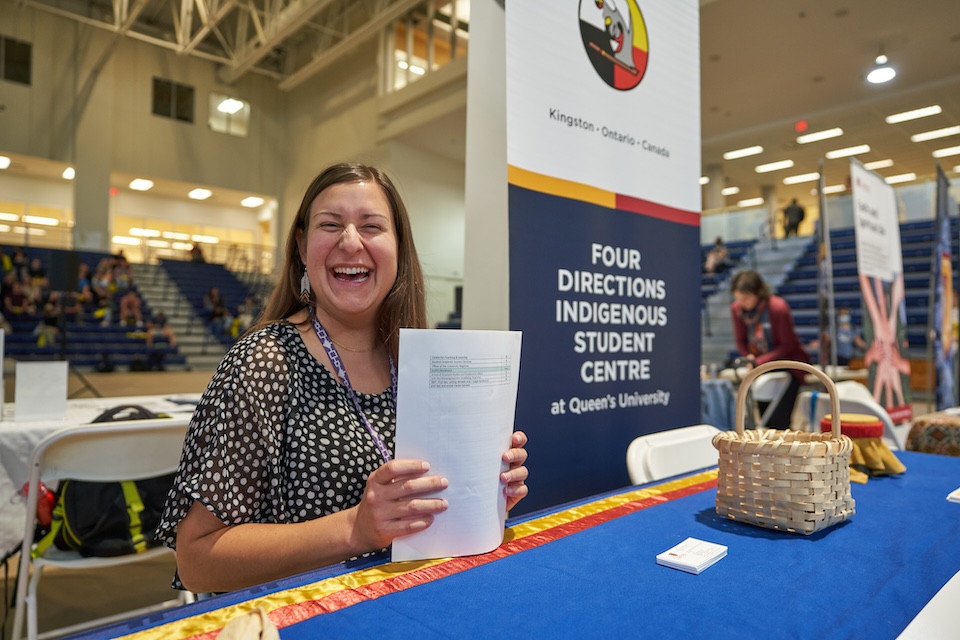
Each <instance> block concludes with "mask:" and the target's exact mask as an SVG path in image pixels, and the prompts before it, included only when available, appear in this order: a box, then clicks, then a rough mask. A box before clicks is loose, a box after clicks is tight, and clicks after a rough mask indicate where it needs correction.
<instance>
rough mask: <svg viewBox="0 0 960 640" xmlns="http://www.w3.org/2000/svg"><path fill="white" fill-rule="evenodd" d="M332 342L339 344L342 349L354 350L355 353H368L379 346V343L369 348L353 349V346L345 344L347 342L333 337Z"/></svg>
mask: <svg viewBox="0 0 960 640" xmlns="http://www.w3.org/2000/svg"><path fill="white" fill-rule="evenodd" d="M329 335H330V334H327V336H328V337H329ZM330 342H332V343H333V344H335V345H337V346H338V347H340V348H341V349H346V350H347V351H352V352H353V353H367V352H368V351H373V350H374V349H376V348H377V345H373V346H372V347H368V348H366V349H352V348H350V347H348V346H347V345H345V344H340V343H339V342H337V341H336V340H334V339H333V338H330Z"/></svg>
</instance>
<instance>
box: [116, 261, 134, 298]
mask: <svg viewBox="0 0 960 640" xmlns="http://www.w3.org/2000/svg"><path fill="white" fill-rule="evenodd" d="M113 281H114V282H115V283H116V285H117V291H126V290H127V289H129V288H130V287H131V285H132V284H133V273H132V272H131V271H130V263H129V262H127V261H126V259H118V260H117V261H116V263H115V264H114V267H113Z"/></svg>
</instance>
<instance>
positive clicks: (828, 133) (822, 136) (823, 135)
mask: <svg viewBox="0 0 960 640" xmlns="http://www.w3.org/2000/svg"><path fill="white" fill-rule="evenodd" d="M842 135H843V129H841V128H840V127H834V128H833V129H825V130H823V131H814V132H813V133H805V134H803V135H802V136H797V142H798V143H799V144H807V143H808V142H817V141H818V140H827V139H829V138H836V137H838V136H842Z"/></svg>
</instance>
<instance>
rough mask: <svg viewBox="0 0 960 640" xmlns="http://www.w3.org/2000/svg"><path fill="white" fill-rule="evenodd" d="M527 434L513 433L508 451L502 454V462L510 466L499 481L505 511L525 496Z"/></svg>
mask: <svg viewBox="0 0 960 640" xmlns="http://www.w3.org/2000/svg"><path fill="white" fill-rule="evenodd" d="M526 445H527V434H525V433H524V432H523V431H514V432H513V435H512V436H511V439H510V446H511V448H510V449H507V450H506V451H505V452H504V454H503V461H504V462H506V463H507V464H509V465H510V468H509V469H508V470H506V471H504V472H503V473H501V474H500V481H501V482H503V484H504V485H506V486H504V488H503V495H505V496H506V497H507V511H510V509H513V508H514V507H515V506H516V505H517V503H518V502H520V501H521V500H522V499H523V498H524V496H526V495H527V485H526V480H527V468H526V467H525V466H524V464H525V463H526V461H527V450H526V449H524V447H525V446H526Z"/></svg>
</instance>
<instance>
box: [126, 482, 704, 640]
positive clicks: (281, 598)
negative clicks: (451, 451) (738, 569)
mask: <svg viewBox="0 0 960 640" xmlns="http://www.w3.org/2000/svg"><path fill="white" fill-rule="evenodd" d="M716 478H717V470H716V469H713V470H711V471H705V472H703V473H698V474H696V475H693V476H689V477H686V478H681V479H679V480H673V481H671V482H665V483H663V484H659V485H655V486H652V487H647V488H644V489H636V490H634V491H627V492H625V493H618V494H616V495H612V496H609V497H606V498H602V499H600V500H595V501H593V502H588V503H586V504H582V505H580V506H577V507H572V508H570V509H566V510H564V511H560V512H558V513H555V514H551V515H546V516H542V517H540V518H536V519H534V520H530V521H528V522H522V523H520V524H517V525H514V526H512V527H510V528H508V529H507V530H506V532H505V535H504V541H510V540H517V539H521V538H525V537H527V536H530V535H533V534H538V533H541V532H543V531H546V530H548V529H551V528H553V527H556V526H559V525H562V524H566V523H568V522H572V521H575V520H579V519H581V518H584V517H587V516H590V515H593V514H597V513H601V512H603V511H607V510H608V509H613V508H616V507H619V506H621V505H624V504H627V503H630V502H634V501H638V500H646V499H648V498H654V497H657V496H661V495H663V494H665V493H670V492H672V491H677V490H678V489H685V488H688V487H691V486H694V485H697V484H701V483H703V482H708V481H711V480H715V479H716ZM449 560H450V559H449V558H440V559H437V560H422V561H415V562H388V563H386V564H383V565H380V566H377V567H370V568H368V569H360V570H358V571H353V572H351V573H345V574H343V575H339V576H334V577H331V578H326V579H324V580H320V581H318V582H314V583H311V584H306V585H302V586H300V587H293V588H290V589H286V590H284V591H279V592H276V593H271V594H268V595H265V596H263V597H260V598H255V599H252V600H247V601H244V602H240V603H238V604H234V605H228V606H225V607H223V608H221V609H215V610H213V611H209V612H207V613H202V614H200V615H196V616H191V617H189V618H183V619H181V620H173V621H171V622H168V623H167V624H163V625H160V626H157V627H153V628H151V629H144V630H143V631H138V632H136V633H132V634H129V635H126V636H122V639H123V640H169V639H174V638H181V639H182V638H190V637H192V636H196V635H199V634H204V633H211V632H214V631H217V630H219V629H222V628H223V627H224V626H226V624H227V622H229V621H230V620H231V619H232V618H234V617H236V616H240V615H244V614H246V613H249V612H251V611H253V610H254V609H257V608H258V607H259V608H261V609H263V610H264V611H265V612H267V613H268V614H269V613H270V612H271V611H274V610H276V609H280V608H281V607H285V606H288V605H291V604H298V603H301V602H310V601H313V600H319V599H321V598H324V597H326V596H329V595H332V594H335V593H338V592H340V591H344V590H347V589H357V588H360V587H364V586H367V585H370V584H374V583H377V582H381V581H383V580H387V579H389V578H395V577H397V576H399V575H403V574H405V573H410V572H412V571H417V570H420V569H424V568H427V567H433V566H436V565H439V564H443V563H445V562H448V561H449Z"/></svg>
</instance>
